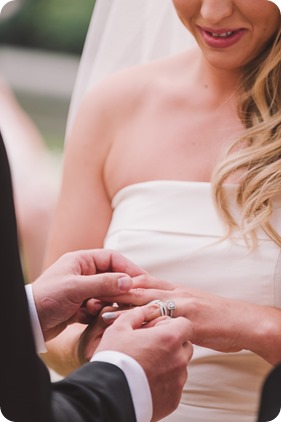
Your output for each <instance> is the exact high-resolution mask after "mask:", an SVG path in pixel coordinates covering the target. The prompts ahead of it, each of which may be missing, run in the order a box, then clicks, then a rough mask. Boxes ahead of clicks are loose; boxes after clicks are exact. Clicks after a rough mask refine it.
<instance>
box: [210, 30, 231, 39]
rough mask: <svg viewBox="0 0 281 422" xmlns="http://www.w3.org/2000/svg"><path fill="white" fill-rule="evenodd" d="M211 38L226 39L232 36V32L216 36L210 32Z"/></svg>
mask: <svg viewBox="0 0 281 422" xmlns="http://www.w3.org/2000/svg"><path fill="white" fill-rule="evenodd" d="M211 34H212V37H214V38H226V37H229V35H231V34H233V32H232V31H229V32H223V33H222V34H217V33H216V32H212V33H211Z"/></svg>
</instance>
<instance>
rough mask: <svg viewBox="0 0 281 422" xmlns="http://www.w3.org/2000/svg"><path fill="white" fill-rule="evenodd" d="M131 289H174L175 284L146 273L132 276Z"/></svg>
mask: <svg viewBox="0 0 281 422" xmlns="http://www.w3.org/2000/svg"><path fill="white" fill-rule="evenodd" d="M132 281H133V289H136V288H144V289H160V290H174V289H175V286H174V285H173V284H172V283H170V282H169V281H166V280H160V279H159V278H156V277H152V276H150V275H147V274H143V275H140V276H137V277H133V278H132Z"/></svg>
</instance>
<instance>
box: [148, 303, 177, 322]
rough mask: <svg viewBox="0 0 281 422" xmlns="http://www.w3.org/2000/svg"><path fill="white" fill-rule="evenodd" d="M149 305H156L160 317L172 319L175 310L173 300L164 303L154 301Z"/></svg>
mask: <svg viewBox="0 0 281 422" xmlns="http://www.w3.org/2000/svg"><path fill="white" fill-rule="evenodd" d="M149 303H157V305H158V306H159V310H160V314H161V316H165V315H167V316H169V317H171V318H173V316H174V310H175V309H176V304H175V302H174V301H173V300H167V301H166V302H163V301H162V300H160V299H156V300H152V301H151V302H149Z"/></svg>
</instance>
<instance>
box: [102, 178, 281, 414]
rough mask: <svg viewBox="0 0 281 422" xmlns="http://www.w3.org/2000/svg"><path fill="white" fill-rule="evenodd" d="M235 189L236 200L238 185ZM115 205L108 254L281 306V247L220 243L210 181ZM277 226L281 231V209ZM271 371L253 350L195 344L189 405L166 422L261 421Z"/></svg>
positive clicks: (185, 398) (160, 187) (146, 187)
mask: <svg viewBox="0 0 281 422" xmlns="http://www.w3.org/2000/svg"><path fill="white" fill-rule="evenodd" d="M228 188H229V191H230V194H231V190H232V189H235V186H234V185H233V186H231V185H229V187H228ZM112 206H113V209H114V212H113V218H112V222H111V225H110V227H109V230H108V233H107V236H106V239H105V245H104V246H105V248H111V249H116V250H119V251H121V252H122V253H123V254H124V255H125V256H127V257H128V258H129V259H131V260H132V261H133V262H135V263H137V264H139V265H140V266H141V267H143V268H144V269H145V270H147V271H148V272H149V273H150V274H151V275H154V276H156V277H159V278H162V279H165V280H169V281H173V282H175V283H180V284H183V285H185V286H188V287H194V288H199V289H203V290H205V291H208V292H211V293H214V294H219V295H221V296H225V297H229V298H235V299H243V300H246V301H249V302H254V303H258V304H262V305H270V306H278V307H281V258H280V248H279V247H278V246H277V245H276V244H275V243H274V242H272V241H271V240H270V239H269V238H268V237H267V235H266V234H265V233H264V232H263V231H260V232H259V233H258V239H259V245H258V248H256V249H255V250H254V251H253V252H250V251H249V250H248V249H247V247H246V246H245V243H244V241H243V239H242V238H241V236H239V235H238V234H235V235H234V236H232V238H231V239H227V240H223V241H220V240H221V238H222V236H223V235H224V234H225V227H224V225H223V224H222V222H221V220H220V218H219V217H218V215H217V213H216V210H215V207H214V204H213V200H212V195H211V186H210V184H209V183H198V182H184V181H182V182H181V181H149V182H143V183H138V184H134V185H130V186H128V187H126V188H124V189H122V190H121V191H119V192H118V193H117V194H116V195H115V197H114V199H113V201H112ZM236 211H237V210H236ZM272 223H273V224H274V227H275V228H277V229H278V230H279V233H280V232H281V209H280V208H279V207H278V206H276V208H275V209H274V213H273V217H272ZM246 318H247V315H245V319H246ZM257 323H258V321H257ZM222 324H223V321H222ZM269 370H270V365H269V364H267V363H266V362H265V361H264V360H263V359H261V358H260V357H258V356H256V355H254V354H253V353H250V352H249V351H246V350H245V351H242V352H240V353H228V354H225V353H220V352H215V351H213V350H210V349H206V348H201V347H197V346H195V350H194V355H193V358H192V362H191V363H190V366H189V377H188V382H187V384H186V386H185V388H184V391H183V394H182V399H181V403H180V405H179V407H178V409H177V410H176V411H175V412H174V413H173V414H172V415H170V416H169V417H167V418H165V419H164V420H165V421H169V422H255V421H256V412H257V406H258V398H259V394H260V387H261V384H262V382H263V380H264V378H265V376H266V374H267V372H268V371H269Z"/></svg>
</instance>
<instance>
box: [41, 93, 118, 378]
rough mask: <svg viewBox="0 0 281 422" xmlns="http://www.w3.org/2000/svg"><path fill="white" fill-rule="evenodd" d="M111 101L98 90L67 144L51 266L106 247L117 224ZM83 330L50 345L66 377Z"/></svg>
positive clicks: (53, 361)
mask: <svg viewBox="0 0 281 422" xmlns="http://www.w3.org/2000/svg"><path fill="white" fill-rule="evenodd" d="M105 102H106V98H105V96H102V95H101V93H100V91H99V90H98V92H97V91H96V90H94V91H93V92H92V93H90V94H89V95H88V96H87V98H86V99H85V100H84V102H83V103H82V105H81V107H80V109H79V112H78V115H77V118H76V121H75V124H74V127H73V131H72V133H71V135H70V137H69V139H68V140H67V142H66V144H65V151H64V167H63V179H62V186H61V190H60V194H59V198H58V203H57V206H56V210H55V214H54V218H53V222H52V225H51V230H50V233H49V240H48V244H47V248H46V254H45V266H48V265H49V264H51V263H52V262H53V261H54V260H55V259H57V258H58V257H59V256H60V255H61V254H63V253H65V252H68V251H71V250H77V249H87V248H100V247H102V246H103V239H104V236H105V234H106V231H107V228H108V225H109V223H110V219H111V214H112V210H111V205H110V201H109V199H108V196H107V192H106V187H105V184H104V179H103V172H104V161H105V157H106V155H107V153H108V149H109V146H110V139H109V138H110V133H108V129H109V126H110V125H109V124H108V122H111V118H110V117H109V116H108V115H107V112H106V110H105V109H106V107H105V104H104V103H105ZM82 331H83V327H81V326H80V325H79V324H73V325H72V326H70V327H68V328H67V329H66V330H65V331H64V332H63V333H62V334H61V335H60V336H59V337H57V338H56V339H54V340H52V341H49V342H48V344H47V348H48V353H47V354H45V355H44V357H43V359H44V361H45V362H46V363H47V364H48V366H50V367H52V368H53V369H55V370H56V371H57V372H58V373H61V374H62V375H66V374H68V373H69V372H70V371H71V370H74V369H76V368H77V367H78V366H79V362H78V360H77V355H76V349H77V344H78V342H79V338H80V335H81V333H82Z"/></svg>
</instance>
